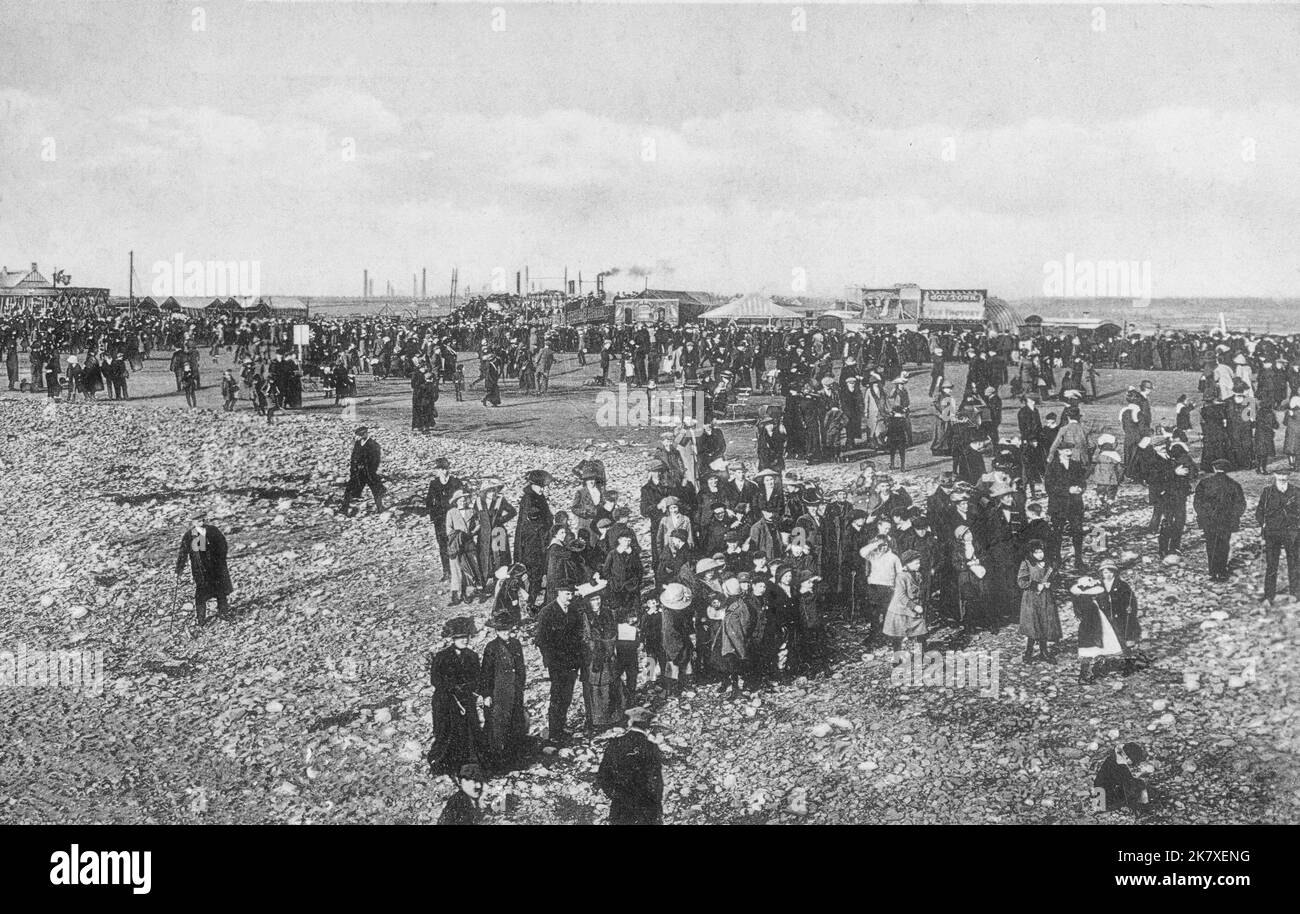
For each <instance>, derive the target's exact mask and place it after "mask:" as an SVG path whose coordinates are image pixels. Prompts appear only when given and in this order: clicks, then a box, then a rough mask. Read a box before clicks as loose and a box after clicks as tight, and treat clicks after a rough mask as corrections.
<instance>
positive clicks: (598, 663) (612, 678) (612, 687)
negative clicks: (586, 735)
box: [577, 582, 624, 733]
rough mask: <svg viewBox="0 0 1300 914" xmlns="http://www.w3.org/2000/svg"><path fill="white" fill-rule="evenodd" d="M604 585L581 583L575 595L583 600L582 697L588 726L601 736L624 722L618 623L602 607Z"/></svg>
mask: <svg viewBox="0 0 1300 914" xmlns="http://www.w3.org/2000/svg"><path fill="white" fill-rule="evenodd" d="M604 589H605V584H604V583H603V582H602V583H601V584H584V585H581V586H579V587H578V591H577V592H578V595H579V596H582V597H583V598H584V599H585V601H586V604H587V605H586V607H585V608H584V610H583V612H584V613H585V614H586V617H587V624H586V626H585V630H586V633H587V662H586V664H585V666H584V667H583V669H582V698H583V703H584V704H585V705H586V708H587V727H588V728H589V729H590V730H592V731H594V732H596V733H601V732H604V731H605V730H608V729H609V728H610V727H617V726H621V725H622V723H623V711H624V706H623V687H622V684H621V683H620V681H619V677H618V663H617V642H618V620H617V619H616V618H615V616H614V613H613V611H612V610H611V609H610V607H608V606H606V605H604V601H603V599H602V598H603V597H604Z"/></svg>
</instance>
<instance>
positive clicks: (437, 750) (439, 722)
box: [426, 616, 482, 777]
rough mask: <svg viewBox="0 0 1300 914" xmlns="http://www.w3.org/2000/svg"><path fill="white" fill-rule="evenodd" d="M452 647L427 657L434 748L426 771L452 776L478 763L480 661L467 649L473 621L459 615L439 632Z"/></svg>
mask: <svg viewBox="0 0 1300 914" xmlns="http://www.w3.org/2000/svg"><path fill="white" fill-rule="evenodd" d="M442 633H443V636H444V637H446V638H450V639H451V644H449V645H448V646H447V647H445V648H443V649H442V650H440V651H438V653H436V654H434V655H433V656H431V657H430V658H429V682H430V683H431V684H432V685H433V746H432V747H431V748H430V749H429V754H428V755H427V756H426V758H427V759H428V762H429V768H430V769H431V770H432V771H433V772H434V773H438V774H448V775H451V776H452V777H455V776H456V773H457V772H459V771H460V767H461V766H462V765H469V764H475V765H477V764H480V763H481V762H480V759H479V746H480V744H481V743H482V734H481V733H480V730H479V719H478V688H479V660H478V654H476V653H474V652H473V651H472V650H470V647H469V639H470V638H471V637H473V635H474V634H475V625H474V620H473V619H471V618H469V617H468V616H461V617H459V618H456V619H452V620H451V621H449V622H448V623H447V624H446V626H444V627H443V630H442Z"/></svg>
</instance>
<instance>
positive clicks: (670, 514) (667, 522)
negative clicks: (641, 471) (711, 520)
mask: <svg viewBox="0 0 1300 914" xmlns="http://www.w3.org/2000/svg"><path fill="white" fill-rule="evenodd" d="M659 510H660V511H663V512H664V514H663V517H661V518H659V528H658V529H657V530H656V531H655V539H656V540H658V542H659V550H660V552H661V553H662V552H664V551H666V550H667V548H668V537H670V536H672V534H673V532H674V531H677V530H681V531H683V532H685V534H686V543H687V545H689V546H693V545H695V531H694V529H693V527H692V525H691V519H690V518H689V517H687V516H686V515H685V514H684V513H683V512H682V502H681V499H679V498H678V497H677V496H676V495H669V496H668V497H667V498H665V499H663V500H662V501H660V502H659Z"/></svg>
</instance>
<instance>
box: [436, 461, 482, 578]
mask: <svg viewBox="0 0 1300 914" xmlns="http://www.w3.org/2000/svg"><path fill="white" fill-rule="evenodd" d="M464 488H465V482H464V480H462V479H461V478H460V477H459V476H456V475H454V474H453V473H452V472H451V461H450V460H448V459H447V458H446V457H439V458H438V459H437V460H435V461H434V462H433V479H431V480H430V481H429V489H428V491H427V492H425V496H424V507H425V509H426V510H428V512H429V520H430V521H431V522H432V523H433V534H434V537H435V538H436V539H437V540H438V556H439V558H440V559H441V561H442V579H443V580H444V581H447V580H450V578H451V563H450V561H449V560H448V557H447V512H448V511H449V510H450V509H451V494H452V493H453V492H456V491H458V490H460V489H464ZM488 570H489V571H492V570H495V566H493V568H492V569H488Z"/></svg>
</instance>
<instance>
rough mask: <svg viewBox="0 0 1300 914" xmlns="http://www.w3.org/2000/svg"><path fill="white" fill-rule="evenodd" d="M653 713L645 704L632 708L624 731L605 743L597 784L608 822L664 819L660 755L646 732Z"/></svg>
mask: <svg viewBox="0 0 1300 914" xmlns="http://www.w3.org/2000/svg"><path fill="white" fill-rule="evenodd" d="M653 717H654V715H653V713H652V712H651V711H650V710H649V709H647V708H632V709H631V710H630V711H628V712H627V720H628V729H627V732H626V733H624V734H623V735H622V736H619V737H616V738H615V739H612V740H610V741H609V743H608V744H607V745H606V747H605V755H604V757H603V758H602V759H601V760H600V768H599V769H598V770H597V772H596V786H597V787H599V788H600V789H601V790H602V791H604V792H605V795H606V796H608V797H609V824H610V825H660V824H662V823H663V815H664V812H663V798H664V776H663V755H662V754H661V753H660V751H659V747H658V746H656V745H655V744H654V742H652V741H651V739H650V736H649V734H647V733H646V727H647V726H649V723H650V721H651V720H652V719H653Z"/></svg>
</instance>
